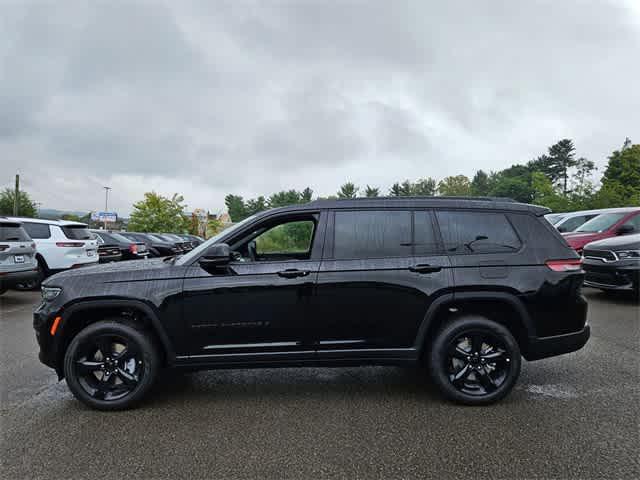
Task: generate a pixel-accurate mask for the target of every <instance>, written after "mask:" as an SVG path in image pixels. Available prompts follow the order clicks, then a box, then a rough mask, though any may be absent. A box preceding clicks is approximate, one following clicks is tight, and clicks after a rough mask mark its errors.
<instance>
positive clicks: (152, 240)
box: [122, 232, 182, 257]
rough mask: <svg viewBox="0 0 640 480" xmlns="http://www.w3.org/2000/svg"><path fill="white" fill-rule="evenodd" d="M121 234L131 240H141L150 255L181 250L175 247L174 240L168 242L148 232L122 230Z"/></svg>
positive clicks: (173, 253)
mask: <svg viewBox="0 0 640 480" xmlns="http://www.w3.org/2000/svg"><path fill="white" fill-rule="evenodd" d="M122 235H123V236H125V237H127V238H129V239H131V240H134V241H137V242H143V243H144V244H145V245H146V246H147V250H148V251H149V254H150V256H152V257H167V256H169V255H177V254H179V253H182V250H181V249H179V248H178V247H176V245H175V243H174V242H169V241H168V240H165V239H163V238H159V237H156V236H155V235H152V234H149V233H138V232H122Z"/></svg>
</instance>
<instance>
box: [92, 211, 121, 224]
mask: <svg viewBox="0 0 640 480" xmlns="http://www.w3.org/2000/svg"><path fill="white" fill-rule="evenodd" d="M91 220H93V221H94V222H117V221H118V214H117V213H116V212H92V213H91Z"/></svg>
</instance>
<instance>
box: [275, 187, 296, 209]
mask: <svg viewBox="0 0 640 480" xmlns="http://www.w3.org/2000/svg"><path fill="white" fill-rule="evenodd" d="M301 197H302V195H301V194H300V192H298V191H296V190H286V191H282V192H277V193H274V194H272V195H271V196H270V197H269V207H271V208H276V207H286V206H288V205H296V204H298V203H300V202H301Z"/></svg>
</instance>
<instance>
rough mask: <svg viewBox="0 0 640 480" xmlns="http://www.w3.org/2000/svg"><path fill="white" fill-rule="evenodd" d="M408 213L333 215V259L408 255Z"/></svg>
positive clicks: (409, 230) (409, 221) (337, 213)
mask: <svg viewBox="0 0 640 480" xmlns="http://www.w3.org/2000/svg"><path fill="white" fill-rule="evenodd" d="M411 247H412V245H411V212H409V211H396V210H388V211H367V210H362V211H357V212H342V211H338V212H335V221H334V245H333V258H335V259H356V258H384V257H404V256H410V255H411Z"/></svg>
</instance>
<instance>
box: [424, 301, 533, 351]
mask: <svg viewBox="0 0 640 480" xmlns="http://www.w3.org/2000/svg"><path fill="white" fill-rule="evenodd" d="M469 300H498V301H501V302H505V303H508V304H509V305H510V306H512V307H513V308H514V309H515V310H516V312H518V315H519V317H520V318H519V320H520V321H521V322H522V324H523V326H524V328H525V330H526V332H527V339H526V340H527V342H530V339H531V338H532V337H535V336H536V329H535V325H534V324H533V321H532V320H531V316H530V315H529V312H527V309H526V308H525V307H524V305H523V303H522V301H521V300H520V299H519V298H518V297H517V296H515V295H513V294H510V293H506V292H496V291H482V292H456V293H455V294H453V293H447V294H444V295H442V296H440V297H438V298H436V299H435V300H434V301H433V302H432V303H431V305H430V306H429V308H428V309H427V313H426V314H425V316H424V319H423V321H422V323H421V325H420V328H419V329H418V334H417V336H416V342H415V344H414V347H415V348H416V349H417V350H418V351H419V352H421V351H422V349H423V346H424V344H425V343H424V342H425V340H426V335H427V332H428V331H429V327H430V326H431V325H432V323H433V322H434V320H435V318H436V315H437V314H438V312H439V311H440V309H441V308H445V307H446V305H447V304H451V305H452V306H455V304H456V302H461V301H462V302H464V301H469Z"/></svg>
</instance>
